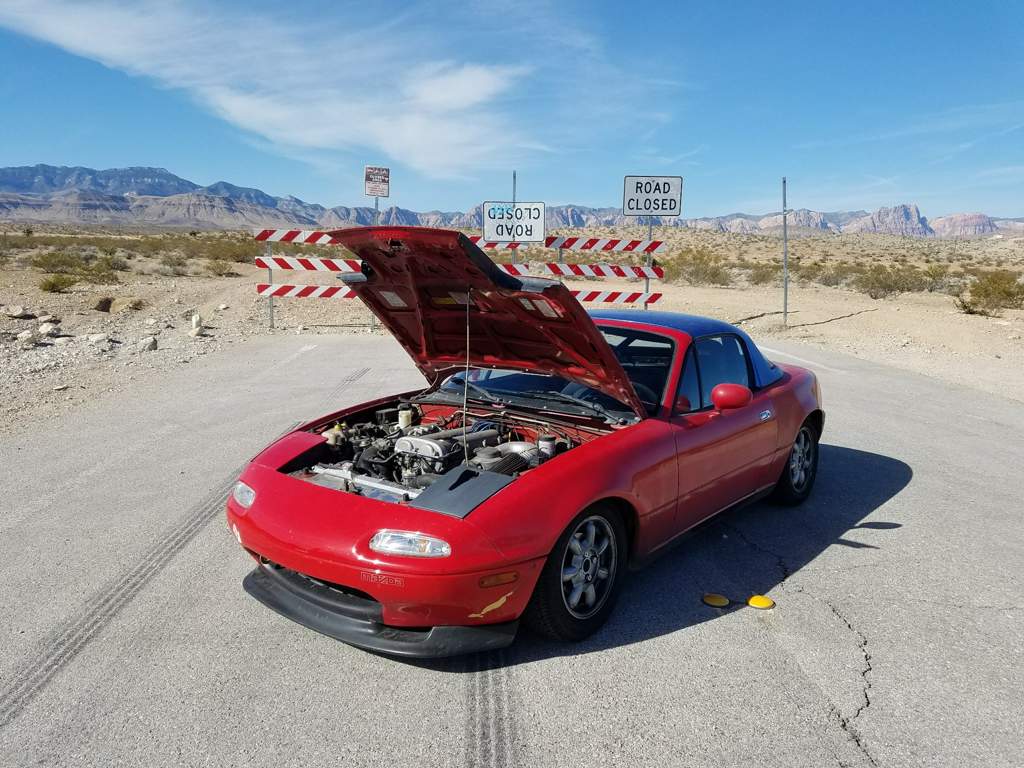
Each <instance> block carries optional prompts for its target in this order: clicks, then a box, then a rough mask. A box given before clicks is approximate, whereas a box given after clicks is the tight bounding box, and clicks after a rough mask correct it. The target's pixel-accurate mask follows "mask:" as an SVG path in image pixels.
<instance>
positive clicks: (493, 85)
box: [0, 0, 596, 177]
mask: <svg viewBox="0 0 1024 768" xmlns="http://www.w3.org/2000/svg"><path fill="white" fill-rule="evenodd" d="M340 13H347V11H345V10H344V9H343V10H342V11H340ZM417 13H418V11H417V9H415V8H412V9H410V10H409V11H407V14H408V15H409V16H416V14H417ZM290 18H291V17H278V16H273V15H267V14H260V13H258V12H253V11H244V12H242V11H237V12H232V11H231V10H229V9H227V8H215V7H213V6H212V5H210V4H208V3H200V2H198V0H164V1H163V2H160V1H158V0H144V1H143V2H133V3H120V2H114V1H113V0H81V1H72V0H5V2H3V3H2V4H0V26H4V27H7V28H9V29H12V30H14V31H16V32H18V33H21V34H24V35H27V36H30V37H33V38H36V39H39V40H42V41H45V42H48V43H51V44H53V45H56V46H59V47H60V48H63V49H65V50H67V51H69V52H71V53H74V54H76V55H79V56H83V57H86V58H89V59H93V60H95V61H98V62H101V63H102V64H104V65H105V66H107V67H109V68H111V69H116V70H120V71H123V72H126V73H129V74H132V75H137V76H142V77H146V78H150V79H152V80H153V81H155V82H156V83H158V84H160V85H161V86H163V87H166V88H170V89H177V90H180V91H183V92H185V93H187V94H188V95H189V96H190V97H191V98H193V99H194V100H196V101H197V102H198V103H199V104H201V105H203V106H204V107H205V108H207V109H208V110H210V111H211V112H213V113H214V114H216V115H218V116H219V117H221V118H223V119H224V120H226V121H228V122H229V123H231V124H233V125H235V126H237V127H238V128H240V129H242V130H243V131H245V132H247V133H248V134H250V135H251V136H253V137H254V139H256V140H259V141H263V142H267V143H269V144H270V145H271V146H274V147H277V148H280V149H281V151H282V153H283V154H290V155H291V156H293V157H294V156H302V155H303V154H310V153H314V154H315V153H318V152H323V151H327V152H337V151H352V150H355V149H360V150H364V151H365V152H364V154H365V155H367V159H368V160H375V159H378V157H379V156H385V157H387V158H391V159H393V160H396V161H398V162H400V163H404V164H405V165H407V166H409V167H411V168H413V169H415V170H417V171H420V172H422V173H424V174H426V175H428V176H434V177H458V176H462V175H465V174H469V173H473V172H475V171H478V170H483V169H488V168H491V167H496V166H497V165H498V164H499V163H500V164H502V165H505V166H506V167H507V164H508V162H509V161H510V160H512V161H514V160H516V159H517V158H519V157H522V156H523V155H525V154H529V153H532V152H536V151H539V150H543V148H544V147H545V143H544V142H543V141H542V140H541V139H539V138H538V137H536V136H533V135H531V134H530V133H529V132H527V131H525V130H524V129H523V128H522V121H520V120H518V119H516V114H515V110H514V109H513V108H512V107H511V106H510V102H511V101H512V97H513V91H514V89H516V88H518V87H520V86H522V85H523V84H524V83H525V82H527V81H529V79H530V78H531V76H532V75H533V72H532V70H531V68H529V67H527V66H522V65H519V64H516V63H514V62H512V63H508V62H503V61H474V60H457V59H455V58H453V57H452V55H451V51H452V50H458V49H457V48H453V47H451V46H449V47H448V48H447V50H446V49H445V48H444V47H442V46H441V45H439V44H438V41H436V40H434V39H433V38H432V37H431V34H430V33H431V32H436V27H435V26H428V25H426V24H419V23H410V22H409V18H403V17H402V16H401V15H400V16H399V17H397V18H393V19H392V20H391V21H389V22H387V23H377V24H374V23H373V22H372V21H366V20H365V19H363V18H355V17H354V18H352V19H339V18H336V19H335V20H334V21H331V22H324V21H322V20H318V21H317V22H316V23H315V24H310V25H303V24H301V23H299V22H296V21H291V20H289V19H290ZM577 38H578V39H577V40H576V44H577V45H578V46H580V47H582V48H586V49H588V50H589V49H590V48H591V47H592V46H594V45H595V44H596V43H595V42H594V41H593V40H591V39H589V38H587V37H586V36H585V35H584V34H583V33H580V34H579V35H578V36H577Z"/></svg>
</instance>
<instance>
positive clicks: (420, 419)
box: [227, 227, 824, 657]
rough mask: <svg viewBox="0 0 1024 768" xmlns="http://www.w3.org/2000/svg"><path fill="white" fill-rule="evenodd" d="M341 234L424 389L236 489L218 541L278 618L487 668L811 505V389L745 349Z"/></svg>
mask: <svg viewBox="0 0 1024 768" xmlns="http://www.w3.org/2000/svg"><path fill="white" fill-rule="evenodd" d="M333 234H335V235H336V236H337V237H339V238H340V239H341V241H342V242H343V244H344V245H345V246H346V247H347V248H348V249H349V250H351V251H352V252H353V253H355V254H356V255H357V256H359V258H361V259H362V262H363V267H362V271H361V272H360V273H357V274H353V275H345V276H344V278H343V279H345V281H346V283H348V284H349V285H350V287H352V288H353V289H354V290H355V291H356V293H357V295H358V297H359V298H360V299H362V301H363V302H365V304H366V305H367V306H368V307H369V308H370V309H371V310H372V311H373V312H374V314H375V315H376V316H377V317H378V318H380V321H381V322H382V323H383V324H384V325H385V326H386V327H387V328H388V330H390V331H391V333H392V334H394V336H395V338H396V339H398V341H399V342H400V343H401V344H402V346H403V347H404V348H405V349H406V351H407V352H408V353H409V355H410V356H411V357H412V359H413V361H414V362H415V363H416V365H417V366H418V367H419V369H420V370H421V371H422V372H423V375H424V376H425V377H426V379H427V381H428V382H429V386H428V387H427V388H426V389H423V390H421V391H416V392H409V393H405V394H401V395H389V396H386V397H381V398H380V399H377V400H374V401H372V402H368V403H363V404H362V405H357V406H354V407H351V408H346V409H345V410H342V411H338V412H337V413H332V414H330V415H328V416H325V417H323V418H320V419H317V420H316V421H313V422H310V423H309V424H306V425H304V426H302V427H300V428H298V429H296V430H295V431H293V432H291V433H290V434H288V435H286V436H285V437H282V438H281V439H279V440H277V441H276V442H274V443H273V444H272V445H270V446H269V447H268V448H266V449H265V450H264V451H263V452H262V453H260V454H259V455H258V456H257V457H256V458H254V459H253V460H252V462H251V463H250V464H249V466H248V467H247V468H246V469H245V471H244V472H243V473H242V475H241V477H240V478H239V481H238V483H237V485H236V486H235V489H234V491H233V492H232V494H231V497H230V498H229V500H228V504H227V518H228V525H229V526H230V528H231V530H232V531H233V532H234V534H235V536H236V537H237V538H238V540H239V542H240V543H241V545H242V546H243V547H244V548H245V550H246V551H247V552H248V553H249V554H250V555H252V557H253V558H254V559H255V560H256V562H257V567H256V568H255V569H254V570H253V571H252V572H251V573H250V574H249V575H248V576H247V577H246V579H245V582H244V586H245V589H246V590H247V591H248V592H249V593H250V594H251V595H253V596H254V597H255V598H256V599H258V600H260V601H261V602H263V603H264V604H265V605H267V606H269V607H270V608H272V609H274V610H275V611H277V612H278V613H281V614H283V615H284V616H286V617H288V618H290V619H293V620H294V621H296V622H299V623H300V624H304V625H306V626H307V627H310V628H312V629H315V630H317V631H319V632H323V633H324V634H327V635H330V636H332V637H335V638H338V639H340V640H343V641H345V642H347V643H351V644H353V645H357V646H361V647H363V648H367V649H370V650H373V651H378V652H382V653H387V654H395V655H399V656H415V657H431V656H448V655H454V654H458V653H466V652H470V651H480V650H487V649H493V648H500V647H503V646H506V645H508V644H509V643H511V642H512V641H513V639H514V637H515V633H516V630H517V627H518V625H519V622H520V620H522V621H524V622H526V623H527V624H528V625H529V626H530V627H531V628H533V629H534V630H535V631H538V632H540V633H543V634H545V635H548V636H550V637H554V638H557V639H560V640H579V639H582V638H585V637H587V636H588V635H590V634H591V633H593V632H595V631H596V630H597V629H598V628H599V627H600V626H601V625H602V624H603V623H604V622H605V620H606V619H607V618H608V615H609V614H610V612H611V611H612V607H613V605H614V603H615V598H616V595H617V593H618V592H619V590H620V587H621V585H622V581H623V579H624V578H626V571H627V570H628V569H629V568H630V567H631V566H636V565H638V564H640V563H642V562H644V561H645V560H647V559H649V558H650V557H651V556H652V555H655V554H656V553H658V552H659V551H660V550H662V549H663V548H665V547H666V545H668V544H669V543H671V542H672V541H673V540H674V539H676V538H677V537H679V536H680V535H682V534H684V533H685V532H686V531H688V530H689V529H691V528H693V527H694V526H696V525H698V524H699V523H701V522H702V521H704V520H707V519H708V518H709V517H711V516H712V515H715V514H716V513H718V512H720V511H722V510H724V509H727V508H729V507H732V506H734V505H736V504H739V503H741V502H746V501H750V500H753V499H756V498H760V497H762V496H765V495H768V494H771V495H773V496H774V497H775V498H776V499H777V500H779V501H780V502H783V503H786V504H797V503H800V502H801V501H803V500H804V499H805V498H807V496H808V494H809V493H810V491H811V487H812V486H813V485H814V478H815V474H816V471H817V464H818V438H819V436H820V435H821V431H822V427H823V423H824V413H823V411H822V409H821V398H820V394H819V389H818V383H817V380H816V378H815V377H814V375H813V374H812V373H810V372H809V371H807V370H804V369H802V368H797V367H794V366H788V365H785V366H784V365H775V364H773V363H771V362H769V361H768V360H766V359H765V358H764V356H763V355H762V354H761V352H760V351H759V350H758V348H757V347H756V346H755V345H754V343H753V342H752V341H751V340H750V338H748V337H747V335H746V334H745V333H744V332H743V331H742V330H740V329H738V328H736V327H734V326H732V325H729V324H727V323H723V322H719V321H717V320H709V319H706V318H701V317H692V316H688V315H681V314H673V313H668V312H636V311H599V312H591V313H587V312H586V311H585V310H584V309H583V307H582V306H581V305H580V304H579V303H578V302H577V301H576V299H574V298H573V297H572V295H571V294H570V293H569V291H568V290H567V289H566V288H565V287H564V286H563V285H562V284H561V283H559V282H556V281H552V280H544V279H539V278H530V277H513V276H510V275H508V274H505V273H504V272H502V271H501V270H499V269H498V268H497V267H496V266H495V265H494V264H493V263H492V262H491V261H490V260H489V259H488V258H487V256H486V255H485V254H484V253H483V252H482V251H481V250H480V249H479V248H477V247H476V246H475V245H474V244H473V243H472V242H470V241H469V240H468V239H467V238H466V237H465V236H464V235H462V234H460V233H458V232H451V231H444V230H434V229H420V228H406V227H369V228H363V229H348V230H342V231H340V232H337V233H333Z"/></svg>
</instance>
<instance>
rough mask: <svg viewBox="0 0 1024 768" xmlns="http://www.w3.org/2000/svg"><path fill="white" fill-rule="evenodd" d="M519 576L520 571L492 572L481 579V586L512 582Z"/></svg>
mask: <svg viewBox="0 0 1024 768" xmlns="http://www.w3.org/2000/svg"><path fill="white" fill-rule="evenodd" d="M518 578H519V573H518V571H506V572H505V573H492V574H491V575H490V576H484V577H483V578H481V579H480V586H481V587H497V586H500V585H502V584H511V583H512V582H513V581H515V580H516V579H518Z"/></svg>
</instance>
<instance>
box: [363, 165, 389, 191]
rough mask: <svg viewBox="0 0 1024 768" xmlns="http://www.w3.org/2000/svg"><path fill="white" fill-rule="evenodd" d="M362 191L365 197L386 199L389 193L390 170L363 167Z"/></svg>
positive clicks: (377, 166) (370, 166)
mask: <svg viewBox="0 0 1024 768" xmlns="http://www.w3.org/2000/svg"><path fill="white" fill-rule="evenodd" d="M363 190H364V193H365V194H366V196H367V197H388V196H389V195H390V193H391V169H390V168H383V167H381V166H379V165H367V166H364V167H363Z"/></svg>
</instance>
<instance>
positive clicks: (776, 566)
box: [430, 444, 913, 672]
mask: <svg viewBox="0 0 1024 768" xmlns="http://www.w3.org/2000/svg"><path fill="white" fill-rule="evenodd" d="M912 477H913V471H912V470H911V468H910V467H909V466H908V465H907V464H905V463H904V462H902V461H899V460H898V459H894V458H891V457H889V456H883V455H880V454H877V453H870V452H867V451H860V450H856V449H853V448H844V447H840V446H834V445H825V444H822V445H821V453H820V465H819V470H818V477H817V481H816V485H815V488H814V491H813V492H812V493H811V496H810V498H809V499H808V500H807V501H806V502H804V504H803V505H801V506H799V507H781V506H777V505H774V504H772V503H770V502H767V501H762V502H758V503H755V504H751V505H748V506H746V507H741V508H738V509H733V510H729V511H726V512H724V513H722V514H721V515H718V516H717V517H716V518H714V519H712V520H711V521H709V522H708V523H706V524H704V525H703V526H701V527H700V528H698V529H697V530H696V531H695V532H694V533H692V534H690V535H688V536H686V537H683V539H682V540H681V541H680V542H679V543H678V545H676V546H674V547H672V549H671V550H670V551H669V552H668V553H666V554H665V555H663V556H661V557H660V558H658V559H656V560H654V561H653V562H651V563H650V564H649V565H647V566H646V567H645V568H643V569H642V570H640V571H637V572H632V573H629V574H627V578H626V582H625V584H624V586H623V589H622V593H621V594H620V596H619V601H618V604H617V605H616V606H615V610H614V612H613V613H612V616H611V618H610V619H609V620H608V623H607V624H605V626H604V627H602V628H601V629H600V630H598V632H597V633H596V634H595V635H594V636H592V637H590V638H588V639H587V640H584V641H582V642H580V643H557V642H552V641H550V640H547V639H544V638H541V637H538V636H536V635H534V634H532V633H530V632H528V631H527V630H525V629H521V630H520V633H519V636H518V637H517V639H516V642H515V644H514V645H513V646H512V647H511V648H509V649H507V650H506V651H504V652H501V653H500V654H494V653H492V654H485V655H484V656H485V657H486V658H484V659H482V660H481V662H482V664H483V666H485V667H488V666H501V665H512V664H522V663H528V662H530V661H535V660H538V659H542V658H549V657H553V656H564V655H578V654H584V653H590V652H593V651H602V650H605V649H608V648H613V647H620V646H625V645H630V644H633V643H640V642H643V641H645V640H650V639H653V638H657V637H660V636H662V635H666V634H669V633H671V632H676V631H679V630H681V629H684V628H686V627H689V626H693V625H696V624H700V623H702V622H705V621H710V620H713V619H716V618H718V617H720V616H722V615H724V614H725V613H728V612H730V611H734V610H748V611H751V610H756V609H754V608H749V607H747V606H746V605H745V601H746V600H747V598H748V597H750V596H751V595H755V594H762V595H764V594H767V595H769V596H771V595H773V594H775V592H773V590H775V591H776V592H777V589H776V588H777V587H778V586H779V584H780V583H781V582H782V581H784V580H785V579H787V578H789V577H790V576H791V575H792V574H794V573H797V572H798V571H800V570H801V569H802V568H804V567H806V566H807V565H808V564H809V563H811V562H812V561H814V559H815V558H817V557H818V556H819V555H820V554H821V553H823V552H824V551H825V550H826V549H828V548H829V547H834V546H838V547H844V548H847V549H849V552H846V553H844V554H843V555H842V556H841V557H839V558H835V559H834V561H833V562H834V563H835V564H836V567H839V568H845V567H858V566H862V565H867V564H870V560H871V559H872V558H873V557H874V558H875V559H877V556H875V555H874V551H875V550H879V549H884V548H885V547H886V545H887V538H889V537H891V536H892V535H893V531H894V530H895V529H898V528H900V527H901V525H900V523H896V522H888V521H870V522H862V521H864V519H865V518H866V517H868V516H869V515H871V514H872V513H873V512H875V510H877V509H879V508H880V507H881V506H883V505H884V504H885V503H886V502H887V501H889V500H890V499H892V498H893V497H894V496H896V495H897V494H898V493H900V492H901V491H902V490H903V489H904V488H905V487H906V486H907V485H908V484H909V483H910V481H911V478H912ZM708 592H715V593H719V594H723V595H726V596H727V597H729V598H730V599H731V600H732V601H733V602H732V603H731V604H730V606H729V607H727V608H712V607H710V606H707V605H705V604H704V603H703V602H702V597H703V595H704V594H705V593H708ZM775 596H776V598H779V596H778V594H775ZM430 666H432V667H435V668H437V669H444V670H448V671H452V672H455V671H462V670H463V669H465V665H464V664H460V663H459V662H458V661H457V660H453V661H451V662H446V661H445V660H438V661H437V662H434V663H432V664H430Z"/></svg>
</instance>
